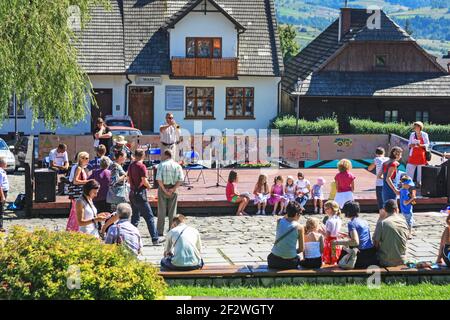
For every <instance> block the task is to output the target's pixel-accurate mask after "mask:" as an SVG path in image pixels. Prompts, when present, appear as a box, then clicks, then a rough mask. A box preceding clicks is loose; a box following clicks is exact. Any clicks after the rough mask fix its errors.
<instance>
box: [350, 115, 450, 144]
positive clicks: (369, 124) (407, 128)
mask: <svg viewBox="0 0 450 320" xmlns="http://www.w3.org/2000/svg"><path fill="white" fill-rule="evenodd" d="M350 127H351V133H354V134H389V133H392V134H396V135H398V136H401V137H404V138H409V135H410V134H411V132H412V126H411V124H410V123H404V122H390V123H383V122H375V121H372V120H366V119H351V120H350ZM424 131H426V132H427V133H428V135H429V136H430V139H431V141H449V140H450V125H437V124H425V129H424Z"/></svg>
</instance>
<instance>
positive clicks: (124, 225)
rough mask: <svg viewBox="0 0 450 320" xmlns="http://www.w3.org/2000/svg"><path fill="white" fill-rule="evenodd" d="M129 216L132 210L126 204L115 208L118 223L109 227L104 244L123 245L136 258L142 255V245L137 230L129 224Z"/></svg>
mask: <svg viewBox="0 0 450 320" xmlns="http://www.w3.org/2000/svg"><path fill="white" fill-rule="evenodd" d="M131 214H132V209H131V206H130V205H129V204H128V203H121V204H119V205H118V206H117V212H116V216H117V217H118V219H119V221H117V222H116V223H114V224H113V225H111V226H110V227H109V229H108V233H107V234H106V237H105V243H106V244H118V245H124V246H125V247H126V248H128V249H129V250H130V251H131V252H133V253H134V254H135V255H136V256H137V255H139V254H141V253H142V248H143V247H144V245H143V242H142V237H141V234H140V232H139V230H138V228H136V227H135V226H133V225H132V224H131V222H130V219H131Z"/></svg>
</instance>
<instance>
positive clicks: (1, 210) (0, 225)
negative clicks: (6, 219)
mask: <svg viewBox="0 0 450 320" xmlns="http://www.w3.org/2000/svg"><path fill="white" fill-rule="evenodd" d="M3 194H4V195H5V200H6V197H7V196H8V191H3ZM4 212H5V204H3V203H1V202H0V228H3V214H4Z"/></svg>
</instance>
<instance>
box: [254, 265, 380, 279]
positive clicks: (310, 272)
mask: <svg viewBox="0 0 450 320" xmlns="http://www.w3.org/2000/svg"><path fill="white" fill-rule="evenodd" d="M248 268H249V269H250V270H251V271H252V275H253V276H255V277H300V276H301V277H303V276H304V277H321V276H332V277H335V276H368V274H369V273H368V272H367V270H366V269H352V270H344V269H341V268H339V267H338V266H330V265H325V266H322V268H320V269H302V268H300V269H291V270H276V269H270V268H269V267H268V266H267V265H254V266H248ZM373 270H375V271H377V272H380V273H382V274H385V273H387V270H386V269H385V268H378V269H373Z"/></svg>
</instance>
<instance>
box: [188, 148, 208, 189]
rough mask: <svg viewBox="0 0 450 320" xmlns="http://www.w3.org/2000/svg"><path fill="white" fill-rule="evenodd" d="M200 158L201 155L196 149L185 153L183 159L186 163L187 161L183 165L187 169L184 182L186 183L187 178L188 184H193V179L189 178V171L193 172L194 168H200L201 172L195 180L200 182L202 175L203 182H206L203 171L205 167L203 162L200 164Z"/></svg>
mask: <svg viewBox="0 0 450 320" xmlns="http://www.w3.org/2000/svg"><path fill="white" fill-rule="evenodd" d="M199 159H200V156H199V154H198V152H195V151H188V152H185V153H184V154H183V161H185V163H186V164H185V165H184V166H183V169H184V170H185V171H186V174H185V176H184V181H183V184H186V180H187V185H188V186H191V179H190V178H189V172H191V171H192V170H200V173H199V174H198V176H197V179H196V180H195V182H199V180H200V177H202V178H203V183H206V181H205V175H204V173H203V169H204V167H203V166H202V165H201V164H199Z"/></svg>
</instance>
